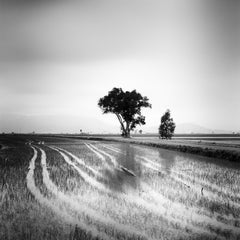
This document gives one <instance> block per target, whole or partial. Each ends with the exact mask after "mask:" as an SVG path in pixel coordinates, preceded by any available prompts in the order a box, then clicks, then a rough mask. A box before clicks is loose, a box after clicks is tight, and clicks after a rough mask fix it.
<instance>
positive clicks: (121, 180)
mask: <svg viewBox="0 0 240 240" xmlns="http://www.w3.org/2000/svg"><path fill="white" fill-rule="evenodd" d="M120 150H121V152H122V154H118V155H117V156H116V161H117V163H118V164H119V166H120V167H117V168H114V169H113V171H111V170H109V169H106V170H104V175H105V177H106V179H107V181H106V184H107V185H108V187H110V188H111V189H112V190H115V191H120V192H126V190H130V189H131V190H136V189H137V188H138V185H139V178H140V176H141V165H140V164H139V162H137V161H136V159H135V158H136V149H135V148H133V147H132V146H131V145H130V144H122V145H121V149H120ZM121 166H122V167H124V168H126V169H128V170H130V171H131V172H133V173H134V174H135V175H136V177H134V176H132V175H130V174H128V173H126V172H125V171H123V170H122V169H121Z"/></svg>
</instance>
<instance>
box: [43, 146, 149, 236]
mask: <svg viewBox="0 0 240 240" xmlns="http://www.w3.org/2000/svg"><path fill="white" fill-rule="evenodd" d="M39 149H40V151H41V164H42V168H43V182H44V184H45V185H46V187H47V188H48V189H49V190H50V191H51V192H52V193H53V194H54V195H55V196H57V197H58V198H59V199H60V200H61V201H64V202H65V203H67V204H68V205H70V206H71V207H72V208H73V209H74V210H76V211H77V212H78V213H79V212H80V213H83V214H86V215H88V216H89V217H91V218H92V219H94V220H95V221H98V222H99V223H103V224H105V225H107V226H108V225H110V226H114V228H115V229H116V230H118V231H119V232H124V233H127V234H128V235H138V236H141V237H145V238H148V237H147V236H144V233H143V232H140V231H138V230H136V229H131V228H130V227H128V226H126V225H124V224H121V223H118V222H116V221H114V220H113V219H112V218H109V217H107V216H104V217H103V216H101V215H99V214H98V213H97V212H96V211H94V210H92V209H90V208H88V207H87V206H84V209H83V206H81V207H80V206H79V202H78V201H76V200H73V198H74V197H73V196H67V195H66V194H64V193H62V192H61V191H59V190H58V188H57V187H56V185H55V184H54V183H53V182H52V181H51V179H50V177H49V173H48V171H47V167H46V153H45V151H44V150H42V149H41V148H39ZM75 199H76V198H75ZM78 199H79V198H78Z"/></svg>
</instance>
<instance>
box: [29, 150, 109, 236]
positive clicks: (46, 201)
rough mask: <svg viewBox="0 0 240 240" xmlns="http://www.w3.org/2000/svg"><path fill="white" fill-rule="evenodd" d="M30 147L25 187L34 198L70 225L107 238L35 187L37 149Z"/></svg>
mask: <svg viewBox="0 0 240 240" xmlns="http://www.w3.org/2000/svg"><path fill="white" fill-rule="evenodd" d="M31 148H32V149H33V152H34V154H33V157H32V159H31V160H30V163H29V171H28V173H27V177H26V180H27V188H28V189H29V191H30V192H31V193H32V194H33V196H34V197H35V199H36V200H38V202H39V203H40V204H41V205H45V206H47V207H48V208H50V209H51V210H52V211H54V212H55V213H56V214H57V215H58V216H59V217H60V218H61V219H64V222H67V223H68V224H72V225H76V224H77V225H78V226H79V227H80V228H81V229H84V230H86V231H87V232H90V233H91V235H92V236H93V237H101V238H102V239H109V237H108V236H107V235H106V234H104V233H99V232H98V231H97V229H96V228H94V227H90V226H88V225H86V224H84V223H83V222H80V221H78V220H76V219H75V218H73V217H72V216H71V215H69V214H68V213H67V212H66V211H64V210H63V208H62V206H61V205H60V204H58V203H56V202H53V201H51V200H49V199H47V198H46V197H44V196H43V195H42V194H41V192H40V191H39V189H38V188H37V187H36V185H35V181H34V170H35V161H36V159H37V150H36V149H35V148H34V147H33V146H31ZM109 240H110V239H109Z"/></svg>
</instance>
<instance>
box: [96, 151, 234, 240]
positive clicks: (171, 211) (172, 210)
mask: <svg viewBox="0 0 240 240" xmlns="http://www.w3.org/2000/svg"><path fill="white" fill-rule="evenodd" d="M95 149H98V148H96V147H95ZM102 152H104V151H102ZM112 157H114V156H112ZM143 185H144V187H143V189H148V191H147V194H145V196H146V197H148V196H149V194H150V195H151V196H152V198H154V197H156V196H158V199H159V200H160V201H159V202H160V204H159V202H158V203H155V206H154V205H152V204H149V202H147V201H146V200H144V199H136V200H137V203H138V204H139V205H143V206H144V207H147V209H149V210H151V211H152V212H158V213H159V214H164V216H165V217H167V219H168V220H169V221H170V220H173V221H176V217H177V218H178V220H180V221H181V225H182V226H184V227H187V228H191V229H194V232H198V233H205V234H210V233H209V232H208V229H207V230H203V228H204V227H203V228H202V227H201V228H199V227H197V226H195V225H193V224H192V223H191V222H190V221H189V220H187V219H185V216H186V215H187V216H190V214H189V212H190V209H188V208H186V206H185V205H182V204H180V203H179V204H177V205H176V203H175V202H172V201H170V200H169V199H167V198H166V197H164V196H163V195H162V194H159V193H157V192H156V191H154V190H152V189H151V188H150V187H149V186H147V184H143ZM144 192H145V191H142V193H144ZM142 195H143V194H142ZM156 205H157V207H158V208H156ZM163 205H165V206H169V207H168V208H166V207H164V206H163ZM183 208H185V209H184V211H183V210H181V211H179V209H183ZM197 211H199V209H197V208H191V216H192V215H194V216H195V217H196V216H197V218H198V219H202V218H201V217H202V215H200V214H198V213H197ZM179 212H180V213H181V214H177V213H179ZM186 213H187V214H186ZM166 215H168V216H166ZM206 219H208V221H209V219H210V221H209V222H211V224H213V223H217V224H218V225H219V224H220V225H223V226H224V229H229V225H225V224H223V223H221V222H217V221H214V220H212V218H211V217H208V216H205V217H204V219H203V220H201V223H202V224H205V220H206ZM190 220H192V219H190ZM195 222H196V221H195ZM197 223H198V222H197ZM189 225H191V227H190V226H189ZM215 227H216V226H215ZM216 228H217V227H216ZM230 230H232V229H231V226H230ZM211 234H214V233H212V232H211ZM214 235H215V234H214ZM216 236H217V237H219V236H218V234H216Z"/></svg>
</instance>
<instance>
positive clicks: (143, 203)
mask: <svg viewBox="0 0 240 240" xmlns="http://www.w3.org/2000/svg"><path fill="white" fill-rule="evenodd" d="M49 148H52V149H53V150H56V151H58V152H59V153H60V154H61V155H62V156H63V158H64V160H65V161H66V162H67V163H69V164H70V165H72V166H73V167H74V168H75V169H76V170H77V171H78V169H77V168H76V167H75V166H74V164H71V163H70V162H71V161H70V159H68V156H67V155H65V154H63V153H61V152H60V151H59V149H57V148H55V147H49ZM103 157H104V156H103ZM104 159H105V157H104ZM78 172H79V171H78ZM81 176H82V175H81ZM82 177H83V176H82ZM89 178H90V177H89ZM85 180H86V179H85ZM87 182H88V183H89V184H90V185H91V181H87ZM99 184H101V183H99ZM101 185H103V184H101ZM99 186H100V185H99ZM94 187H95V188H97V189H98V190H100V192H103V193H107V194H109V195H110V196H113V197H117V198H119V197H120V199H121V200H122V201H124V202H125V203H126V204H127V203H129V202H130V203H132V204H137V205H138V206H140V207H145V208H146V209H147V210H149V211H151V212H156V208H155V206H153V205H151V204H149V203H147V202H146V201H145V200H143V199H142V200H139V199H138V198H139V196H134V195H131V196H127V195H126V194H122V193H121V194H119V193H118V194H115V193H114V192H112V191H111V190H110V189H108V188H106V187H105V186H104V185H103V187H104V189H103V188H98V186H97V185H95V186H94ZM157 212H158V214H159V215H162V214H163V213H166V209H164V208H162V209H160V208H159V209H158V210H157ZM172 220H173V221H174V222H175V223H178V224H179V225H182V222H181V221H180V220H177V219H174V218H172ZM184 227H187V228H190V227H188V225H184ZM192 230H196V229H195V228H194V229H192Z"/></svg>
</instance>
